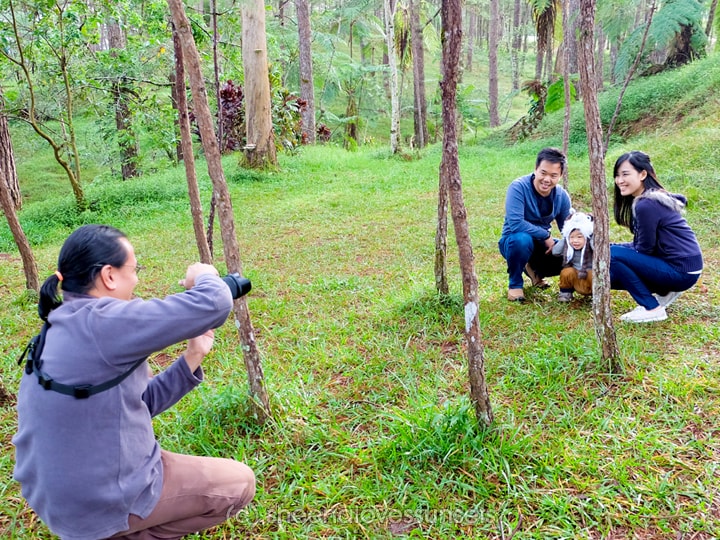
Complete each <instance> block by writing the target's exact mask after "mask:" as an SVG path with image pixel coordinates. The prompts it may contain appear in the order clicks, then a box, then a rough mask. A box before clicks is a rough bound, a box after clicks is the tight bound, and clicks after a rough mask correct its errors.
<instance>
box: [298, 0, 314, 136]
mask: <svg viewBox="0 0 720 540" xmlns="http://www.w3.org/2000/svg"><path fill="white" fill-rule="evenodd" d="M295 11H296V12H297V25H298V47H299V56H300V58H299V62H300V65H299V68H300V97H301V98H302V100H303V101H305V108H304V109H303V110H302V111H301V113H300V114H301V122H302V127H301V129H302V138H303V143H305V144H315V90H314V81H313V66H312V48H311V44H312V36H311V34H310V8H309V6H308V0H295Z"/></svg>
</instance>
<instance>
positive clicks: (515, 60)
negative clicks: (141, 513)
mask: <svg viewBox="0 0 720 540" xmlns="http://www.w3.org/2000/svg"><path fill="white" fill-rule="evenodd" d="M520 1H521V0H515V3H514V4H513V23H512V32H513V38H512V50H511V51H510V62H511V64H512V89H513V90H519V89H520V52H521V49H522V34H523V33H522V32H521V28H520V13H521V12H520Z"/></svg>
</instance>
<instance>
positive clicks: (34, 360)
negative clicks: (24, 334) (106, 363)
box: [18, 322, 147, 399]
mask: <svg viewBox="0 0 720 540" xmlns="http://www.w3.org/2000/svg"><path fill="white" fill-rule="evenodd" d="M48 328H50V323H49V322H45V324H43V327H42V329H41V330H40V333H39V334H38V335H37V336H35V337H34V338H32V339H31V340H30V342H29V343H28V344H27V346H26V347H25V350H24V351H23V352H22V354H21V355H20V358H18V365H20V364H21V363H22V361H23V359H24V358H25V357H26V356H27V361H26V362H25V373H27V374H28V375H29V374H31V373H35V375H37V378H38V384H39V385H40V386H42V387H43V388H44V389H45V390H52V391H54V392H58V393H60V394H65V395H66V396H72V397H74V398H75V399H87V398H89V397H90V396H93V395H95V394H99V393H100V392H104V391H105V390H109V389H110V388H113V387H114V386H117V385H118V384H120V383H121V382H123V381H124V380H125V379H127V378H128V377H129V376H130V374H131V373H132V372H133V371H135V370H136V369H137V368H138V367H140V366H141V365H142V364H143V363H144V362H145V360H147V358H140V359H139V360H138V361H137V362H135V363H134V364H133V365H132V367H131V368H130V369H129V370H127V371H126V372H125V373H121V374H120V375H118V376H117V377H115V378H114V379H111V380H109V381H105V382H104V383H101V384H78V385H74V386H73V385H69V384H62V383H59V382H57V381H55V380H53V378H52V377H50V376H49V375H48V374H47V373H45V372H44V371H43V370H42V364H43V362H42V360H41V359H40V355H41V354H42V351H43V348H44V347H45V335H46V334H47V330H48Z"/></svg>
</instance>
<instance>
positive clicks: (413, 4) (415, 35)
mask: <svg viewBox="0 0 720 540" xmlns="http://www.w3.org/2000/svg"><path fill="white" fill-rule="evenodd" d="M410 27H411V38H410V39H411V45H412V60H413V101H414V104H415V107H414V110H413V120H414V127H415V147H416V148H425V146H427V144H428V138H429V136H428V127H427V98H426V97H425V47H424V46H423V32H422V30H423V27H422V26H421V25H420V2H419V0H410Z"/></svg>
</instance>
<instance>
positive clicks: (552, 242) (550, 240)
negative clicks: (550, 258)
mask: <svg viewBox="0 0 720 540" xmlns="http://www.w3.org/2000/svg"><path fill="white" fill-rule="evenodd" d="M553 246H555V240H554V239H553V237H552V236H548V237H547V238H546V239H545V247H546V248H547V249H546V250H545V255H547V254H548V253H550V252H551V251H552V248H553Z"/></svg>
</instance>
